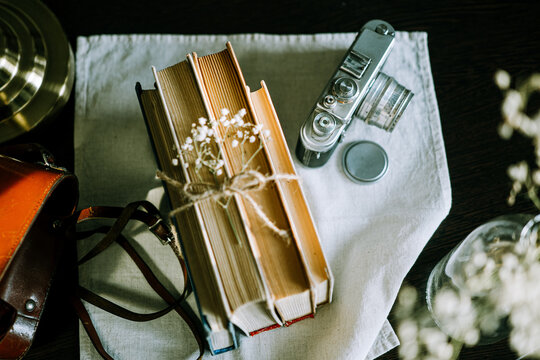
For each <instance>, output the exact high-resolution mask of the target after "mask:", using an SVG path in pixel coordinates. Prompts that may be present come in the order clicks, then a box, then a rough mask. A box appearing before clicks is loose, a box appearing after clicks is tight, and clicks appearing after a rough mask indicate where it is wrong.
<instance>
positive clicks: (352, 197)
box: [75, 32, 451, 360]
mask: <svg viewBox="0 0 540 360" xmlns="http://www.w3.org/2000/svg"><path fill="white" fill-rule="evenodd" d="M355 36H356V34H353V33H340V34H316V35H280V36H275V35H263V34H245V35H202V36H198V35H197V36H182V35H107V36H106V35H103V36H90V37H81V38H79V39H78V44H77V56H76V74H77V82H76V92H75V96H76V99H75V103H76V113H75V172H76V174H77V175H78V177H79V179H80V189H81V204H80V206H81V207H83V206H88V205H126V204H127V203H128V202H130V201H134V200H140V199H144V198H146V199H149V200H150V201H152V202H154V203H155V204H156V205H159V206H160V208H161V209H162V210H164V211H166V203H167V202H166V201H164V200H163V190H162V188H161V184H160V182H159V181H158V180H157V179H156V177H155V171H156V162H155V158H154V155H153V153H152V149H151V145H150V142H149V139H148V135H147V132H146V127H145V124H144V121H143V118H142V115H141V110H140V108H139V104H138V101H137V97H136V94H135V90H134V86H135V83H136V82H137V81H140V82H141V83H142V85H143V88H152V87H153V83H154V80H153V77H152V72H151V69H150V67H151V66H152V65H154V66H156V68H157V69H158V70H159V69H162V68H164V67H166V66H169V65H172V64H175V63H177V62H179V61H182V60H184V59H185V55H186V54H187V53H190V52H193V51H195V52H196V53H197V54H198V55H199V56H203V55H206V54H210V53H214V52H217V51H220V50H222V49H224V48H225V43H226V41H231V43H232V45H233V48H234V50H235V52H236V55H237V57H238V60H239V63H240V66H241V68H242V71H243V74H244V77H245V79H246V81H247V83H248V85H249V86H250V88H251V89H252V90H256V89H258V88H259V87H260V85H259V84H260V80H264V81H265V82H266V84H267V86H268V89H269V91H270V94H271V96H272V100H273V102H274V106H275V108H276V111H277V114H278V117H279V119H280V122H281V126H282V128H283V130H284V133H285V136H286V138H287V142H288V145H289V148H290V149H291V153H293V154H294V148H295V146H296V141H297V138H298V132H299V128H300V125H301V124H302V122H303V121H304V119H305V118H306V117H307V116H308V114H309V113H310V111H311V109H312V107H313V105H314V103H315V101H316V100H317V98H318V96H319V95H320V93H321V91H322V89H323V88H324V86H325V85H326V83H327V81H328V79H329V78H330V76H331V75H332V73H333V71H334V70H335V68H336V66H337V65H338V63H339V62H340V61H341V60H342V58H343V56H344V54H345V52H346V50H347V49H348V48H349V46H350V45H351V43H352V41H353V40H354V38H355ZM396 40H397V41H396V44H395V47H394V49H393V51H392V53H391V54H390V57H389V58H388V60H387V63H386V64H385V65H384V67H383V72H385V73H387V74H388V75H390V76H393V77H394V78H395V79H396V80H397V81H398V82H400V83H401V84H402V85H404V86H405V87H407V88H409V89H411V90H412V91H413V92H414V94H415V95H414V98H413V99H412V102H411V103H410V105H409V106H408V109H407V110H406V111H405V113H404V115H403V117H402V118H401V120H400V121H399V123H398V124H397V126H396V128H395V130H394V131H393V132H392V133H387V132H385V131H383V130H381V129H379V128H376V127H374V126H369V125H366V124H365V123H362V122H360V121H356V122H355V123H354V124H352V125H351V127H350V128H349V130H348V131H347V135H346V137H345V141H344V142H342V143H340V144H339V146H338V148H337V149H336V151H335V153H334V154H333V155H332V157H331V158H330V161H329V162H328V163H327V164H326V165H324V166H323V167H321V168H317V169H311V168H306V167H304V166H303V165H301V164H300V163H299V162H298V161H297V160H296V158H295V156H294V155H293V158H294V159H295V165H296V169H297V172H298V174H299V175H300V177H301V181H302V186H303V189H304V191H305V195H306V198H307V200H308V203H309V205H310V208H311V211H312V215H313V217H314V219H315V222H316V226H317V228H318V231H319V235H320V240H321V243H322V246H323V249H324V251H325V254H326V257H327V260H328V261H329V264H330V267H331V269H332V271H333V274H334V278H335V286H334V294H333V302H332V303H331V304H329V305H325V306H322V307H320V308H318V309H317V314H316V316H315V318H314V319H307V320H304V321H301V322H299V323H297V324H294V325H293V326H291V327H289V328H281V329H277V330H273V331H269V332H265V333H262V334H259V335H256V336H254V337H251V338H247V337H245V336H241V335H238V336H239V345H240V346H239V349H237V350H234V351H230V352H228V353H225V354H222V355H219V356H217V357H216V358H219V359H223V360H225V359H321V360H322V359H362V358H368V359H372V358H375V357H377V356H379V355H380V354H382V353H384V352H386V351H388V350H389V349H391V348H393V347H395V346H397V345H398V340H397V337H396V335H395V333H394V332H393V330H392V328H391V326H390V324H389V323H388V321H387V320H386V318H387V316H388V314H389V312H390V309H391V307H392V305H393V303H394V301H395V299H396V296H397V292H398V290H399V288H400V286H401V283H402V281H403V278H404V277H405V275H406V274H407V272H408V271H409V269H410V268H411V266H412V265H413V263H414V262H415V260H416V259H417V257H418V255H419V254H420V252H421V251H422V249H423V248H424V246H425V244H426V243H427V241H428V240H429V239H430V237H431V236H432V235H433V233H434V231H435V230H436V229H437V227H438V226H439V224H440V223H441V221H442V220H443V219H444V218H445V217H446V215H447V214H448V212H449V209H450V206H451V190H450V180H449V175H448V166H447V163H446V155H445V149H444V143H443V138H442V134H441V124H440V118H439V113H438V107H437V100H436V96H435V89H434V85H433V79H432V76H431V69H430V63H429V54H428V47H427V34H426V33H421V32H417V33H404V32H397V33H396ZM195 120H196V119H194V121H195ZM358 140H370V141H374V142H376V143H378V144H380V145H381V146H382V147H383V148H384V149H385V150H386V152H387V154H388V160H389V166H388V171H387V173H386V174H385V175H384V177H383V178H382V179H380V180H379V181H378V182H376V183H373V184H368V185H361V184H357V183H353V182H352V181H350V180H349V179H348V178H347V177H346V176H345V174H344V172H343V169H342V155H343V152H344V149H345V148H346V147H347V146H348V145H349V144H351V143H353V142H355V141H358ZM144 230H145V228H144V227H143V226H141V225H134V226H132V228H131V235H132V236H133V237H134V238H135V240H136V241H138V245H137V246H138V248H139V249H140V250H142V251H143V253H144V254H145V257H147V258H148V259H150V261H151V263H152V265H153V266H154V267H156V268H157V269H158V273H159V274H160V275H161V276H162V278H163V279H165V280H166V282H167V284H168V285H169V286H170V287H171V286H173V287H176V288H177V289H181V288H182V279H181V278H180V276H179V274H180V268H179V267H178V262H177V261H176V260H175V258H174V255H173V254H172V253H171V252H170V249H168V248H167V247H162V246H161V245H160V244H159V242H158V241H157V240H155V239H153V238H152V237H151V236H149V235H148V233H147V232H146V231H144ZM89 246H90V244H81V245H80V246H79V250H80V251H81V254H83V253H84V250H85V248H88V247H89ZM79 277H80V282H81V284H83V285H85V286H88V287H90V288H92V289H93V290H95V291H96V292H98V293H100V294H103V295H104V296H107V297H108V298H110V299H112V300H115V301H118V302H119V303H121V304H122V305H124V306H126V307H129V308H130V309H133V310H146V311H150V310H156V309H158V308H159V307H160V306H163V304H162V302H160V300H158V298H157V296H156V295H155V294H153V291H152V290H151V289H150V288H149V286H148V285H146V284H145V283H144V280H143V279H142V277H141V276H140V275H139V274H138V272H137V270H136V268H135V267H134V266H133V265H132V264H131V263H130V261H129V260H128V258H127V255H125V254H123V253H122V251H121V250H120V249H119V248H118V247H113V248H111V249H108V250H107V251H106V252H105V253H104V254H103V255H100V257H98V258H96V259H95V260H92V261H91V262H89V263H88V264H85V265H84V266H82V267H81V268H80V275H79ZM191 301H192V299H191ZM192 302H193V301H192ZM87 307H88V309H89V312H90V315H91V317H92V319H93V320H94V322H95V326H96V328H97V331H98V333H99V334H100V335H101V337H102V340H103V342H104V344H105V347H106V349H108V350H109V352H110V353H111V355H113V357H114V358H115V359H135V358H139V359H143V358H154V359H183V358H194V357H195V356H196V349H197V347H196V344H195V341H194V340H193V339H192V338H191V337H190V336H191V335H190V334H189V330H188V327H187V326H186V325H185V324H184V323H183V322H182V321H181V320H180V318H179V317H178V315H177V314H174V313H171V314H168V315H167V316H165V317H163V318H161V319H158V320H155V321H152V322H150V323H132V322H129V321H126V320H123V319H119V318H117V317H115V316H113V315H110V314H107V313H104V312H103V311H101V310H99V309H97V308H94V307H92V306H91V305H87ZM80 334H81V335H80V343H81V359H98V358H99V356H98V355H97V352H95V350H94V349H93V348H92V345H91V343H90V341H89V339H88V338H87V336H86V334H85V332H84V331H83V330H82V329H81V332H80ZM206 357H207V358H210V355H209V354H207V355H206Z"/></svg>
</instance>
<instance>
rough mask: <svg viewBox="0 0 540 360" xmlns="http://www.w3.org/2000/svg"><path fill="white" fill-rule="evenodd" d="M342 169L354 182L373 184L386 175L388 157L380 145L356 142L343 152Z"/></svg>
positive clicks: (369, 142)
mask: <svg viewBox="0 0 540 360" xmlns="http://www.w3.org/2000/svg"><path fill="white" fill-rule="evenodd" d="M343 169H344V170H345V173H346V174H347V176H348V177H349V178H350V179H351V180H352V181H354V182H358V183H366V182H368V183H369V182H375V181H377V180H379V179H380V178H381V177H383V175H384V174H385V173H386V170H387V169H388V156H387V155H386V151H384V149H383V148H382V147H381V146H380V145H378V144H375V143H374V142H371V141H358V142H355V143H353V144H351V145H350V146H349V147H348V148H347V149H346V150H345V153H344V154H343Z"/></svg>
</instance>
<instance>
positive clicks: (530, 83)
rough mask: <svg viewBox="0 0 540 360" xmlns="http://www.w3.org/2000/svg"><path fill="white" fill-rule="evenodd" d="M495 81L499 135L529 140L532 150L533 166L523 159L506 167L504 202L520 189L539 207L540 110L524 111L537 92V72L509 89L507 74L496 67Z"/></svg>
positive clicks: (512, 199) (539, 82)
mask: <svg viewBox="0 0 540 360" xmlns="http://www.w3.org/2000/svg"><path fill="white" fill-rule="evenodd" d="M495 83H496V84H497V86H498V87H499V88H500V89H501V90H502V91H503V96H504V99H503V102H502V106H501V113H502V116H503V122H502V123H501V125H500V126H499V135H500V136H501V137H502V138H504V139H509V138H510V137H511V136H512V134H513V133H514V131H517V132H519V133H520V134H522V135H523V136H525V137H528V138H530V139H532V143H533V145H534V153H535V166H534V167H533V168H529V165H528V164H527V162H526V161H521V162H519V163H517V164H515V165H512V166H510V167H509V168H508V175H509V177H510V179H511V180H512V181H513V184H512V189H511V191H510V196H509V197H508V203H509V204H510V205H513V204H514V203H515V201H516V196H517V195H518V194H519V193H520V192H521V191H522V190H523V189H525V191H526V192H527V196H528V197H529V198H530V199H531V201H532V202H533V203H534V205H535V206H536V207H537V208H538V209H540V199H539V198H538V187H539V186H540V110H539V111H537V112H536V113H533V114H528V113H527V105H528V103H529V99H530V97H531V95H532V94H533V93H535V92H540V74H533V75H532V76H530V77H529V78H528V79H526V80H525V82H523V83H522V84H521V85H519V86H518V87H517V88H516V89H512V88H510V84H511V78H510V75H509V74H508V73H507V72H506V71H504V70H499V71H497V72H496V73H495Z"/></svg>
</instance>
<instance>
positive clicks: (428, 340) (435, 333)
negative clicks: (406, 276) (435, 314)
mask: <svg viewBox="0 0 540 360" xmlns="http://www.w3.org/2000/svg"><path fill="white" fill-rule="evenodd" d="M396 309H397V310H396V317H397V320H398V322H399V325H398V327H397V334H398V337H399V339H400V341H401V346H400V347H399V355H400V357H401V358H402V359H404V360H418V359H432V360H450V359H454V358H455V355H456V354H458V353H459V350H460V349H461V343H460V342H457V341H455V340H452V339H451V338H449V337H448V336H447V335H446V334H445V333H444V332H443V331H442V330H441V329H439V327H438V326H437V325H436V324H435V322H434V321H433V319H432V317H431V315H430V313H429V312H428V311H427V310H426V309H425V308H424V307H422V306H420V304H419V303H418V292H417V291H416V289H415V288H414V287H412V286H404V287H403V288H402V289H401V291H400V293H399V296H398V306H397V308H396Z"/></svg>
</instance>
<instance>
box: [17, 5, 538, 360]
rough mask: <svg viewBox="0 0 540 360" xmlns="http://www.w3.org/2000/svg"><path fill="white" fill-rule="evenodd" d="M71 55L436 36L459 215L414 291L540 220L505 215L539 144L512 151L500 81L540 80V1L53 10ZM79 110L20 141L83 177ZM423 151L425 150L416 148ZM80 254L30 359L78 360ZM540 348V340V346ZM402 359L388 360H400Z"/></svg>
mask: <svg viewBox="0 0 540 360" xmlns="http://www.w3.org/2000/svg"><path fill="white" fill-rule="evenodd" d="M45 3H46V4H47V5H48V6H49V7H50V8H51V9H52V10H53V12H54V13H55V14H56V15H57V16H58V18H59V20H60V22H61V23H62V25H63V27H64V29H65V31H66V33H67V35H68V37H69V40H70V41H71V43H72V46H73V47H74V48H75V40H76V37H77V36H80V35H93V34H115V33H174V34H216V33H224V34H229V33H249V32H262V33H274V34H289V33H317V32H352V31H358V30H359V28H360V27H361V26H362V25H363V24H364V23H365V22H366V21H368V20H370V19H372V18H380V19H384V20H386V21H388V22H390V23H391V24H392V25H393V26H394V27H395V28H396V29H397V30H404V31H426V32H427V33H428V40H429V52H430V57H431V65H432V71H433V78H434V82H435V88H436V93H437V99H438V102H439V109H440V115H441V122H442V128H443V136H444V141H445V145H446V151H447V157H448V166H449V169H450V180H451V184H452V202H453V205H452V209H451V211H450V215H449V216H448V218H447V219H446V220H445V221H444V222H443V223H442V224H441V226H440V227H439V229H438V230H437V231H436V233H435V234H434V236H433V238H432V239H431V240H430V241H429V243H428V245H427V246H426V248H425V249H424V251H423V252H422V254H421V255H420V257H419V259H418V261H417V262H416V264H415V265H414V266H413V268H412V269H411V271H410V272H409V274H408V275H407V278H406V281H407V282H408V283H410V284H413V285H415V286H417V287H418V288H419V289H420V290H421V291H422V289H424V288H425V282H426V279H427V276H428V274H429V271H430V270H431V268H432V267H433V266H434V265H435V264H436V262H437V261H438V260H439V259H440V258H441V257H442V256H444V254H446V253H447V252H448V251H449V250H450V249H451V248H452V247H454V246H455V245H456V244H457V243H458V242H459V241H461V240H462V239H463V238H464V237H465V236H466V235H467V234H468V233H469V232H470V231H472V230H473V229H474V228H475V227H476V226H478V225H480V224H482V223H483V222H486V221H487V220H489V219H491V218H493V217H496V216H498V215H501V214H506V213H510V212H528V213H534V212H535V211H536V210H535V208H534V207H533V206H532V205H531V204H530V203H529V202H528V201H527V200H526V199H524V198H520V199H518V201H517V204H516V205H515V206H514V207H513V208H509V207H508V205H507V204H506V196H507V194H508V190H509V187H510V182H509V180H508V178H507V176H506V168H507V167H508V165H509V164H511V163H514V162H517V161H519V160H522V159H529V160H530V159H531V158H532V146H531V145H530V142H529V141H528V140H524V139H521V138H519V137H515V138H513V139H511V140H510V141H503V140H501V139H500V138H499V137H498V135H497V132H496V128H497V125H498V124H499V122H500V110H499V109H500V102H501V94H500V92H499V90H498V89H497V88H496V87H495V86H494V84H493V80H492V78H493V73H494V72H495V70H496V69H499V68H502V69H506V70H507V71H509V72H510V73H511V74H512V75H513V76H514V77H515V78H518V79H519V78H523V77H525V76H526V75H528V74H530V73H532V72H534V71H539V70H540V26H539V22H540V21H539V18H540V2H538V1H535V0H533V1H523V0H517V1H507V2H500V1H494V0H478V1H476V0H462V1H455V2H454V1H433V0H418V1H366V0H356V1H353V0H337V1H328V0H313V1H305V2H304V1H297V0H289V1H281V0H279V1H277V0H276V1H264V2H263V1H260V2H259V1H253V0H252V1H245V0H229V1H221V0H204V1H174V0H166V1H137V0H135V1H125V0H122V1H110V0H109V1H103V0H92V1H88V0H81V1H71V0H46V1H45ZM73 105H74V104H73V100H71V101H70V102H69V103H68V105H67V106H66V108H65V109H64V111H63V112H62V113H61V114H60V116H59V118H58V119H56V120H55V121H54V122H51V123H50V124H48V125H47V126H43V127H41V128H39V129H37V130H36V131H34V132H33V133H30V134H27V135H24V136H21V137H19V138H18V139H15V140H14V141H12V142H21V143H22V142H29V141H37V142H40V143H41V144H43V145H45V146H46V147H48V148H49V149H50V150H51V151H52V152H53V153H55V154H56V156H57V158H58V162H59V163H60V164H61V165H63V166H65V167H67V168H69V169H73V113H74V110H73ZM411 141H414V139H411ZM73 259H74V253H73V249H70V251H68V252H67V253H66V255H65V258H64V261H63V263H62V265H61V268H60V271H59V275H58V277H57V279H56V281H55V284H54V287H53V291H52V294H51V297H50V299H49V301H48V305H47V309H46V313H45V315H44V319H43V323H42V324H41V326H40V328H39V329H38V335H37V338H36V341H35V344H34V346H33V347H32V349H31V351H30V353H29V354H28V355H27V358H28V359H72V358H77V357H78V335H77V328H78V324H77V319H76V317H75V316H74V315H73V312H72V310H71V308H70V307H69V304H68V302H67V301H66V294H67V293H68V289H69V287H70V286H72V285H73V283H74V281H75V279H76V276H75V274H76V273H75V270H74V266H73ZM539 341H540V340H539ZM395 358H397V351H392V352H390V353H389V354H387V355H384V356H383V357H381V359H395ZM461 358H462V359H514V358H516V356H515V355H514V354H513V353H512V352H511V350H510V349H509V347H508V345H507V342H506V341H501V342H499V343H497V344H495V345H492V346H486V347H476V348H471V349H465V350H464V351H463V352H462V354H461Z"/></svg>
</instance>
